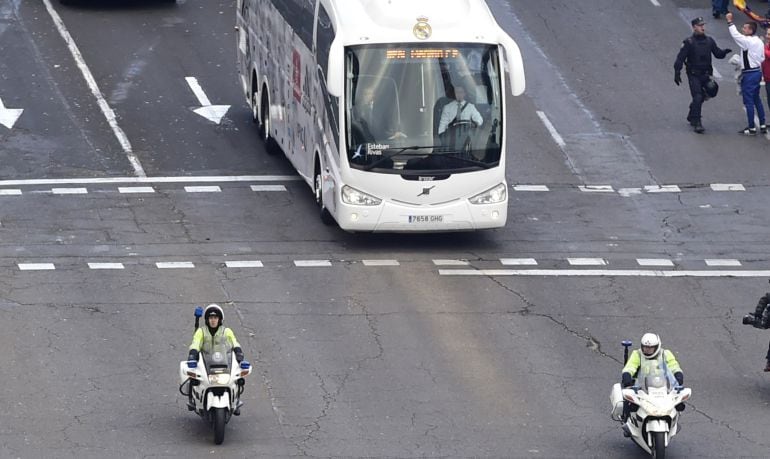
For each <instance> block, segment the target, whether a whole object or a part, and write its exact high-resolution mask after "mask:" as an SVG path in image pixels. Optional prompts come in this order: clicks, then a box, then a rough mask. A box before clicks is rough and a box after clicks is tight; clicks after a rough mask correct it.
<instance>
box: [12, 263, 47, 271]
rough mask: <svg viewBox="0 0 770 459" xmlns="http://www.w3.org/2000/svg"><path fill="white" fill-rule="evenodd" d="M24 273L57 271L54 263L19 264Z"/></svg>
mask: <svg viewBox="0 0 770 459" xmlns="http://www.w3.org/2000/svg"><path fill="white" fill-rule="evenodd" d="M18 267H19V269H20V270H22V271H50V270H54V269H56V266H54V264H53V263H19V264H18Z"/></svg>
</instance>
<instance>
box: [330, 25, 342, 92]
mask: <svg viewBox="0 0 770 459" xmlns="http://www.w3.org/2000/svg"><path fill="white" fill-rule="evenodd" d="M326 69H327V75H326V90H327V91H329V94H330V95H331V96H333V97H342V91H343V88H344V87H345V49H344V47H343V46H342V43H341V42H340V40H339V38H336V39H335V40H334V41H333V42H332V46H331V48H330V49H329V65H328V66H327V67H326Z"/></svg>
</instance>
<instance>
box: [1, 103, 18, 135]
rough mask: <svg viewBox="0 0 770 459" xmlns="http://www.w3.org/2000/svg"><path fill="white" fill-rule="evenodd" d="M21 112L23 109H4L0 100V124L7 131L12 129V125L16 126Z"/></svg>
mask: <svg viewBox="0 0 770 459" xmlns="http://www.w3.org/2000/svg"><path fill="white" fill-rule="evenodd" d="M23 111H24V109H23V108H5V104H3V99H2V98H0V124H2V125H3V126H5V127H7V128H8V129H13V125H14V124H16V121H17V120H18V119H19V117H20V116H21V113H22V112H23Z"/></svg>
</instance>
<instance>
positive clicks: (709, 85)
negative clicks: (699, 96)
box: [703, 78, 719, 98]
mask: <svg viewBox="0 0 770 459" xmlns="http://www.w3.org/2000/svg"><path fill="white" fill-rule="evenodd" d="M703 92H704V94H706V97H708V98H712V97H716V96H717V93H718V92H719V85H718V84H717V81H716V80H715V79H713V78H709V80H708V81H707V82H706V84H705V85H703Z"/></svg>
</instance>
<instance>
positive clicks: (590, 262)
mask: <svg viewBox="0 0 770 459" xmlns="http://www.w3.org/2000/svg"><path fill="white" fill-rule="evenodd" d="M567 263H569V264H570V265H572V266H604V265H606V264H607V262H606V261H605V260H604V259H603V258H567Z"/></svg>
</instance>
